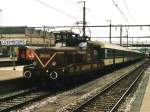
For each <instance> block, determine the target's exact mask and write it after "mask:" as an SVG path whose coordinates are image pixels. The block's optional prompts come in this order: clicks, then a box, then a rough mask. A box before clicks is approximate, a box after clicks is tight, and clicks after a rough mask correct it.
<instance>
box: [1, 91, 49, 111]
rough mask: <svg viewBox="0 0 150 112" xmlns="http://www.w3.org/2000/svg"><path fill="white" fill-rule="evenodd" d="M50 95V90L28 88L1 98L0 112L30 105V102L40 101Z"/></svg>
mask: <svg viewBox="0 0 150 112" xmlns="http://www.w3.org/2000/svg"><path fill="white" fill-rule="evenodd" d="M49 95H50V92H47V91H44V92H43V91H39V90H35V89H33V90H28V91H25V92H20V93H18V94H15V95H12V96H8V97H4V98H1V100H0V112H8V111H13V110H17V109H20V108H21V107H23V106H25V105H28V104H29V103H32V102H35V101H38V100H40V99H42V98H45V97H47V96H49Z"/></svg>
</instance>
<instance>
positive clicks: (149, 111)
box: [140, 68, 150, 112]
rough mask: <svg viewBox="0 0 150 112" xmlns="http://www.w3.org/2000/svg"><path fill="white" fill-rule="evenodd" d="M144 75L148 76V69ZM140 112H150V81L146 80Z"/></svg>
mask: <svg viewBox="0 0 150 112" xmlns="http://www.w3.org/2000/svg"><path fill="white" fill-rule="evenodd" d="M146 73H147V74H149V75H150V68H149V69H148V70H147V71H146ZM140 112H150V79H149V80H148V84H147V87H146V91H145V94H144V98H143V101H142V106H141V109H140Z"/></svg>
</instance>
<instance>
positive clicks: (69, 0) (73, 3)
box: [67, 0, 77, 5]
mask: <svg viewBox="0 0 150 112" xmlns="http://www.w3.org/2000/svg"><path fill="white" fill-rule="evenodd" d="M67 1H68V2H69V3H71V4H72V5H77V4H76V3H75V2H73V1H72V0H67Z"/></svg>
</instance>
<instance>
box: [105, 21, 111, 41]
mask: <svg viewBox="0 0 150 112" xmlns="http://www.w3.org/2000/svg"><path fill="white" fill-rule="evenodd" d="M106 21H109V43H111V20H106Z"/></svg>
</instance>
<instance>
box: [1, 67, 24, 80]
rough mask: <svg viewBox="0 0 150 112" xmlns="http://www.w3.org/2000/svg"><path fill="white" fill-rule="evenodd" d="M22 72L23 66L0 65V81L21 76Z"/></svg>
mask: <svg viewBox="0 0 150 112" xmlns="http://www.w3.org/2000/svg"><path fill="white" fill-rule="evenodd" d="M14 68H15V70H14ZM22 73H23V66H15V67H13V66H11V67H0V81H4V80H10V79H15V78H20V77H23V75H22Z"/></svg>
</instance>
